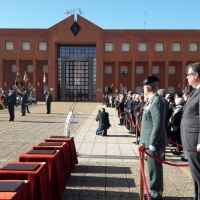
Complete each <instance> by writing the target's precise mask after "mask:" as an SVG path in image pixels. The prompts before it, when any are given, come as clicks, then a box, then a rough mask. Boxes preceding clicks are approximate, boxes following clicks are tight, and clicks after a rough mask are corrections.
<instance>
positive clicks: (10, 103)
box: [7, 93, 16, 106]
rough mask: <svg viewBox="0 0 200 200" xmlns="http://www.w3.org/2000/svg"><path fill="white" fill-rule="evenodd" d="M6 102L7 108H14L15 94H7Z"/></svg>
mask: <svg viewBox="0 0 200 200" xmlns="http://www.w3.org/2000/svg"><path fill="white" fill-rule="evenodd" d="M7 102H8V106H15V104H16V95H15V93H9V94H8V95H7Z"/></svg>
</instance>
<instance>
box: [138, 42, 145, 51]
mask: <svg viewBox="0 0 200 200" xmlns="http://www.w3.org/2000/svg"><path fill="white" fill-rule="evenodd" d="M138 51H147V43H138Z"/></svg>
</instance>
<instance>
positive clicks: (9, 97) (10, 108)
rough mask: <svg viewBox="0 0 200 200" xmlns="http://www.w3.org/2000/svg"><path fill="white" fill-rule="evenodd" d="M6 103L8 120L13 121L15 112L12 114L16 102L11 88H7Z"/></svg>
mask: <svg viewBox="0 0 200 200" xmlns="http://www.w3.org/2000/svg"><path fill="white" fill-rule="evenodd" d="M7 104H8V111H9V114H10V120H9V121H14V118H15V114H14V110H15V109H14V106H15V104H16V95H15V93H14V92H13V89H12V88H10V89H9V93H8V95H7Z"/></svg>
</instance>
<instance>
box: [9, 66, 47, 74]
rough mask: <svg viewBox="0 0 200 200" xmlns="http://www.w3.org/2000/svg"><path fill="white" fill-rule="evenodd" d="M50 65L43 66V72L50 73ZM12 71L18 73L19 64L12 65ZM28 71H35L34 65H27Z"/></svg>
mask: <svg viewBox="0 0 200 200" xmlns="http://www.w3.org/2000/svg"><path fill="white" fill-rule="evenodd" d="M48 68H49V67H48V65H43V66H42V70H43V73H46V74H47V73H48ZM11 72H13V73H16V72H17V66H16V65H14V64H13V65H11ZM26 72H27V73H33V65H27V66H26Z"/></svg>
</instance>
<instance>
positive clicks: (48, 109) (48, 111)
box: [46, 102, 51, 114]
mask: <svg viewBox="0 0 200 200" xmlns="http://www.w3.org/2000/svg"><path fill="white" fill-rule="evenodd" d="M46 106H47V113H49V114H50V113H51V103H48V102H47V103H46Z"/></svg>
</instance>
